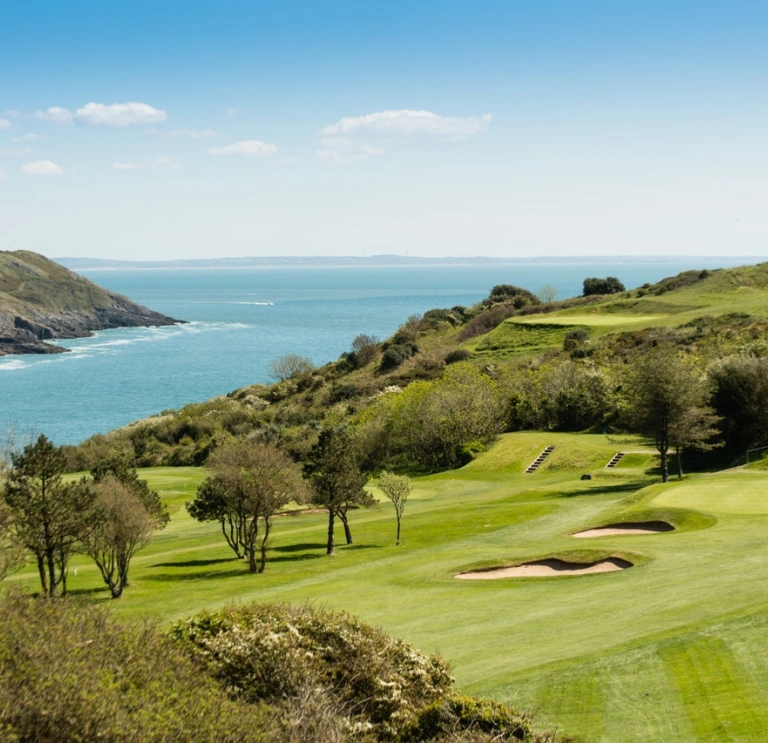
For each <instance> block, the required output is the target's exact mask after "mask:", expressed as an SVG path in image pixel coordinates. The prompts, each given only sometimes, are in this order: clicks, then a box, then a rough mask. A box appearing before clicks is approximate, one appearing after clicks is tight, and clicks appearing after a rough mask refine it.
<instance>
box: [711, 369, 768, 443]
mask: <svg viewBox="0 0 768 743" xmlns="http://www.w3.org/2000/svg"><path fill="white" fill-rule="evenodd" d="M708 374H709V378H710V379H711V380H712V384H713V386H714V392H713V395H712V405H713V407H714V409H715V413H716V414H717V415H719V416H720V417H721V418H722V423H721V428H722V432H723V438H724V439H725V442H726V446H727V448H728V449H730V450H731V451H739V452H740V453H743V452H744V450H745V449H748V448H751V447H758V446H765V445H766V444H768V358H766V357H754V356H734V357H730V358H725V359H721V360H719V361H716V362H715V363H714V364H712V366H710V368H709V370H708Z"/></svg>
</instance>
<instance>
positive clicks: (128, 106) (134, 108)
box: [74, 102, 167, 128]
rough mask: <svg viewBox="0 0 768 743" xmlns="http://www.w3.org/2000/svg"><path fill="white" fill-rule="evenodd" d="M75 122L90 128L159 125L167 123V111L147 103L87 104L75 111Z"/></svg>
mask: <svg viewBox="0 0 768 743" xmlns="http://www.w3.org/2000/svg"><path fill="white" fill-rule="evenodd" d="M74 118H75V121H77V122H78V123H79V124H87V125H89V126H107V127H118V128H122V127H126V126H136V125H141V124H159V123H160V122H162V121H165V120H166V118H167V115H166V113H165V111H161V110H160V109H159V108H154V107H153V106H150V105H149V104H147V103H136V102H130V103H112V104H111V105H109V106H107V105H105V104H104V103H86V104H85V105H84V106H83V107H82V108H78V109H77V111H75V117H74Z"/></svg>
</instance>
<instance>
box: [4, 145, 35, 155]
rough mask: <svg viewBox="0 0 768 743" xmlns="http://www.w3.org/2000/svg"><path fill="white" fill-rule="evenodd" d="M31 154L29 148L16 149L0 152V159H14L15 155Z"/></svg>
mask: <svg viewBox="0 0 768 743" xmlns="http://www.w3.org/2000/svg"><path fill="white" fill-rule="evenodd" d="M30 154H32V148H31V147H16V148H15V149H13V150H0V157H15V156H16V155H30Z"/></svg>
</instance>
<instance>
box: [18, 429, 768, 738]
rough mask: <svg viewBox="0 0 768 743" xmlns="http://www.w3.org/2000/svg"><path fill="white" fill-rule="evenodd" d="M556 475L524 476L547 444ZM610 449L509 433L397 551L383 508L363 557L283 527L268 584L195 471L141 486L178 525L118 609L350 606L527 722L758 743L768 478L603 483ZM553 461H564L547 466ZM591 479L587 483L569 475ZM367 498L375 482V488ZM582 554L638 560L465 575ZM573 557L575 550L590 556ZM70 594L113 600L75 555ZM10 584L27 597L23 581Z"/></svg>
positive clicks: (354, 549)
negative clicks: (631, 531) (205, 497)
mask: <svg viewBox="0 0 768 743" xmlns="http://www.w3.org/2000/svg"><path fill="white" fill-rule="evenodd" d="M550 444H554V445H555V453H556V454H557V456H558V457H559V460H556V459H555V455H554V454H553V457H552V462H551V463H550V465H549V466H545V467H543V468H542V470H541V471H540V472H538V473H535V474H533V475H525V474H522V470H523V469H524V467H525V466H526V465H527V464H528V463H529V462H530V460H531V459H532V458H533V457H534V456H535V455H536V454H537V453H538V452H539V451H541V449H543V448H544V446H546V445H550ZM622 448H624V449H630V450H633V451H640V452H642V451H643V450H644V448H643V447H642V446H641V445H640V443H639V442H637V441H634V442H630V441H626V442H624V441H623V442H622V444H621V445H618V444H617V443H616V442H615V441H612V440H610V439H609V438H608V437H606V436H599V435H582V434H552V433H546V432H534V433H516V434H508V435H505V436H503V437H501V439H500V441H499V442H498V444H497V445H496V446H494V447H493V448H492V449H491V450H490V451H488V452H487V453H485V454H483V455H481V456H480V457H478V458H477V459H476V460H475V461H474V462H472V463H471V464H470V465H468V466H466V467H464V468H463V469H460V470H455V471H451V472H444V473H441V474H438V475H432V476H428V477H423V478H418V479H416V480H415V481H414V484H415V492H414V496H413V498H412V500H411V501H409V503H408V506H407V509H406V512H405V517H404V522H403V542H404V543H403V545H402V546H401V547H395V546H394V535H395V521H394V514H393V512H392V509H391V506H389V504H388V503H386V502H382V503H381V508H380V510H379V511H365V512H357V513H354V514H353V515H352V528H353V534H354V537H355V544H353V545H351V546H349V547H346V546H342V547H341V548H340V549H339V553H338V555H337V556H336V557H334V558H327V557H325V556H324V549H323V546H324V536H325V534H324V532H325V527H326V518H325V516H324V515H323V514H314V515H301V516H285V517H282V518H279V519H277V520H276V523H275V531H274V541H273V546H272V550H271V553H270V562H269V564H268V567H267V572H266V573H265V574H264V575H249V574H248V573H246V572H245V569H244V565H243V564H242V563H239V562H237V561H236V560H233V559H232V556H231V553H230V552H229V551H228V549H227V548H226V546H225V545H224V543H223V540H222V539H221V537H220V534H219V533H218V529H217V527H216V526H215V525H212V524H198V523H195V522H193V521H191V520H190V519H189V517H188V516H187V515H186V512H185V511H184V510H183V508H181V505H182V503H183V502H184V500H186V499H189V498H190V497H191V495H192V493H193V492H194V488H195V487H196V484H197V483H198V482H199V481H200V479H201V478H202V477H203V476H204V472H201V471H200V470H199V469H195V468H179V469H154V470H148V471H146V472H145V473H144V474H145V476H146V477H147V478H148V479H149V481H150V482H151V484H152V485H153V486H154V487H156V488H158V489H160V490H161V492H162V493H163V496H164V497H165V498H166V500H167V502H168V503H169V504H170V506H171V508H172V510H173V511H174V513H173V520H172V522H171V524H170V526H169V527H168V529H167V530H166V531H165V532H162V533H161V534H159V535H158V536H157V538H156V539H155V540H154V542H153V543H152V544H151V546H150V547H149V548H148V549H147V550H146V551H145V552H143V553H140V555H139V556H138V557H137V558H136V559H135V561H134V566H133V569H132V579H131V584H132V585H131V587H130V588H129V589H128V590H127V592H126V595H125V597H124V598H123V599H122V600H121V601H119V602H115V603H114V609H115V611H117V612H118V613H119V614H120V615H122V616H125V617H134V618H136V617H148V616H149V617H155V618H158V619H159V620H160V621H162V622H169V621H171V620H173V619H175V618H177V617H180V616H184V615H188V614H191V613H192V612H195V611H197V610H198V609H199V608H201V607H202V606H208V607H216V606H220V605H222V604H225V603H227V602H229V601H232V600H237V601H251V600H264V601H266V600H274V599H280V600H286V601H291V602H303V601H310V602H313V603H316V604H318V605H324V606H329V607H334V608H345V609H347V610H349V611H351V612H353V613H355V614H357V615H359V616H360V617H361V618H362V619H364V620H365V621H368V622H371V623H374V624H377V625H381V626H383V627H384V629H386V630H387V631H389V632H392V633H394V634H396V635H398V636H401V637H403V638H404V639H406V640H407V641H409V642H411V643H413V644H415V645H416V646H417V647H420V648H422V649H424V650H426V651H429V652H431V651H440V652H441V653H443V654H444V655H445V656H446V657H447V658H448V659H449V660H450V661H451V663H452V664H453V667H454V672H455V675H456V676H457V679H458V684H459V687H460V688H462V689H463V690H465V691H467V692H470V693H475V694H480V695H484V696H491V697H493V698H496V699H499V700H503V701H506V702H509V703H511V704H512V705H514V706H516V707H521V708H525V709H528V710H529V711H531V712H532V713H534V714H535V715H536V717H537V719H540V720H541V721H542V723H546V724H547V725H553V726H559V727H560V728H561V729H562V730H563V731H564V732H567V733H570V734H574V735H578V736H581V737H583V738H584V740H587V741H595V742H597V741H604V742H605V743H608V742H610V743H624V742H626V743H630V742H633V743H634V742H638V743H639V742H640V741H642V742H643V743H646V742H647V741H659V743H661V742H662V741H663V742H664V743H668V741H671V740H674V741H709V740H712V739H718V740H720V739H722V740H729V741H760V740H763V739H764V738H763V735H764V730H765V729H766V720H765V717H766V713H765V711H764V704H762V703H763V702H764V700H765V698H766V695H768V659H767V658H766V656H765V654H764V653H762V652H761V649H762V647H763V646H764V645H765V643H766V641H768V619H766V617H768V613H766V609H768V594H766V591H765V586H766V585H768V541H767V540H766V539H765V531H766V527H767V526H768V514H766V510H765V509H764V508H762V505H761V504H762V501H761V490H768V487H767V486H768V473H765V472H763V471H755V470H752V471H745V470H731V471H727V472H725V473H721V474H718V475H701V476H695V477H689V478H686V479H684V480H683V481H682V482H680V483H676V482H673V483H670V484H668V485H661V484H658V483H656V482H655V481H653V480H652V479H651V477H650V474H649V471H648V470H647V469H646V466H647V465H649V464H652V463H653V460H652V455H651V453H650V452H648V453H647V454H641V455H639V456H638V458H637V460H636V461H633V462H632V464H634V465H635V466H632V467H624V468H622V469H620V470H618V469H617V470H611V471H606V470H605V463H606V462H607V461H608V459H609V458H610V456H611V455H612V454H613V453H615V451H617V450H619V449H622ZM556 465H557V466H556ZM585 469H587V470H589V471H591V472H592V474H593V479H592V480H588V481H582V480H580V479H579V478H580V476H581V475H582V474H583V473H584V471H585ZM373 490H374V492H375V488H373ZM642 518H665V519H669V520H670V521H672V522H673V523H675V524H676V526H678V530H677V531H675V532H669V533H663V534H655V535H650V536H631V535H624V536H617V537H600V538H599V539H597V540H594V541H590V542H589V543H588V544H585V543H584V542H583V541H582V542H580V543H579V542H576V540H574V539H572V538H571V536H570V534H571V533H573V532H574V531H577V530H579V529H583V528H586V527H589V526H592V525H600V524H604V523H610V522H612V521H616V520H633V519H642ZM574 550H580V551H586V552H589V553H590V554H591V553H593V552H599V553H600V554H602V555H608V554H618V555H637V557H636V558H635V560H634V561H635V562H636V566H635V567H632V568H630V569H628V570H624V571H622V572H616V573H606V574H598V575H587V576H580V577H558V578H554V579H535V578H534V579H522V580H514V579H511V580H510V579H507V580H499V581H480V582H470V581H457V580H455V579H454V575H455V574H456V573H457V572H460V571H462V570H466V569H467V568H469V567H472V566H476V565H492V564H510V563H512V562H520V561H524V560H526V559H531V558H535V557H541V556H545V555H554V554H561V555H562V554H573V553H574ZM586 552H585V554H586ZM73 567H77V575H74V574H73V575H71V577H70V585H71V587H72V588H73V589H74V590H75V592H78V593H83V594H86V595H88V596H90V597H92V598H93V599H95V600H101V599H103V600H105V601H106V600H107V599H106V593H105V591H104V590H103V588H102V587H101V585H100V582H99V578H98V575H97V573H96V570H95V568H94V567H93V566H91V565H90V564H89V563H88V562H87V561H86V560H84V559H81V558H78V559H77V560H76V561H75V564H74V565H73ZM11 582H12V583H18V582H21V583H27V584H28V585H30V586H34V585H35V584H34V573H33V571H32V570H31V569H27V570H26V571H25V572H23V573H21V574H18V575H16V576H14V577H13V578H12V579H11Z"/></svg>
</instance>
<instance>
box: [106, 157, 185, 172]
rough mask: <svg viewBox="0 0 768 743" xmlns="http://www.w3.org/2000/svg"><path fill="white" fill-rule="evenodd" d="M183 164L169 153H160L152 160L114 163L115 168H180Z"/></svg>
mask: <svg viewBox="0 0 768 743" xmlns="http://www.w3.org/2000/svg"><path fill="white" fill-rule="evenodd" d="M180 167H181V165H180V164H179V163H177V162H174V160H173V159H171V158H170V157H168V155H160V157H156V158H155V159H154V160H152V161H147V162H140V163H113V165H112V168H113V169H114V170H124V171H125V170H178V169H179V168H180Z"/></svg>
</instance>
